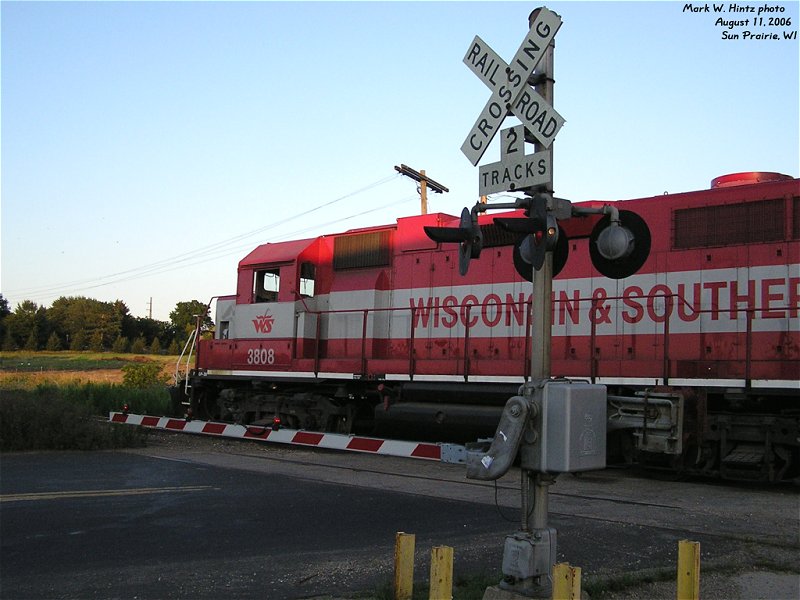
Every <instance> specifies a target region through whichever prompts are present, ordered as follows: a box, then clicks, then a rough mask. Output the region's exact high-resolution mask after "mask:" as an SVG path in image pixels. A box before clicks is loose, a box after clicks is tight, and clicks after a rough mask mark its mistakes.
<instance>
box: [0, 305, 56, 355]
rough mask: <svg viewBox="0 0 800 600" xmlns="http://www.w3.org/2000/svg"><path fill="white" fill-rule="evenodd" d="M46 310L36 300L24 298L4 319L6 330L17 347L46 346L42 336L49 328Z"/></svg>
mask: <svg viewBox="0 0 800 600" xmlns="http://www.w3.org/2000/svg"><path fill="white" fill-rule="evenodd" d="M46 312H47V311H46V310H45V309H44V307H40V306H39V305H37V304H36V303H35V302H32V301H30V300H23V301H22V302H20V303H19V304H18V305H17V308H15V309H14V312H13V313H11V314H10V315H7V316H6V317H5V318H4V319H3V322H4V324H5V326H6V331H7V332H8V333H9V334H10V335H11V338H12V340H13V345H14V346H15V347H17V348H23V347H25V346H30V347H34V346H35V347H36V348H41V347H42V346H44V340H43V339H41V338H42V336H43V334H44V333H45V332H47V331H48V329H49V327H48V320H47V314H46ZM31 334H33V337H31ZM45 339H46V338H45Z"/></svg>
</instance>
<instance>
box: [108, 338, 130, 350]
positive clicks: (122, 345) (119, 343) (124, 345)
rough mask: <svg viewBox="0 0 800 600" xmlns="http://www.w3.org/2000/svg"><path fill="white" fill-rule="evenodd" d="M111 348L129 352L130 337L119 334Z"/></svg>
mask: <svg viewBox="0 0 800 600" xmlns="http://www.w3.org/2000/svg"><path fill="white" fill-rule="evenodd" d="M111 350H113V351H114V352H127V351H128V338H126V337H124V336H122V335H118V336H117V339H115V340H114V344H113V345H112V346H111Z"/></svg>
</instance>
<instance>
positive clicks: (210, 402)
mask: <svg viewBox="0 0 800 600" xmlns="http://www.w3.org/2000/svg"><path fill="white" fill-rule="evenodd" d="M196 402H197V408H196V410H195V416H196V417H197V418H198V419H200V420H201V421H214V420H218V419H219V406H218V405H217V397H216V394H215V393H213V391H212V390H209V389H205V388H204V389H201V390H200V391H199V392H198V395H197V399H196Z"/></svg>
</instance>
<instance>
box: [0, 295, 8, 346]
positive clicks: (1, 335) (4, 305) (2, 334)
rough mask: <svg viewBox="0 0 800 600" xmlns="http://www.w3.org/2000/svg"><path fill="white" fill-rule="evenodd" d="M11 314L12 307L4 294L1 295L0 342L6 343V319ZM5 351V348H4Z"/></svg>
mask: <svg viewBox="0 0 800 600" xmlns="http://www.w3.org/2000/svg"><path fill="white" fill-rule="evenodd" d="M10 314H11V307H10V306H9V304H8V300H6V299H5V297H4V296H3V294H0V340H3V342H4V343H5V338H6V323H5V321H6V317H7V316H8V315H10ZM3 349H4V350H5V348H3Z"/></svg>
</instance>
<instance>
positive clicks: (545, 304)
mask: <svg viewBox="0 0 800 600" xmlns="http://www.w3.org/2000/svg"><path fill="white" fill-rule="evenodd" d="M535 15H536V11H534V12H533V13H531V15H530V17H529V19H528V20H529V26H531V25H532V24H533V21H534V18H535ZM554 50H555V39H553V40H552V41H551V42H550V45H549V46H548V47H547V50H546V51H545V54H544V57H543V58H542V60H541V62H540V63H539V66H540V67H541V69H537V71H536V73H535V77H536V81H537V83H536V85H535V89H536V91H537V92H538V93H539V94H541V96H542V97H543V98H544V99H545V100H546V101H547V102H548V103H549V104H550V105H551V106H553V95H554V94H553V81H554V78H553V70H554V63H555V61H554V54H555V53H554ZM534 149H535V152H539V151H541V150H544V148H543V147H542V145H541V144H540V143H538V142H536V141H535V142H534ZM549 152H550V165H551V173H552V169H553V165H554V162H553V147H552V145H551V146H550V149H549ZM545 191H546V192H547V194H548V196H549V197H550V198H551V199H552V197H553V184H552V179H551V180H550V184H549V186H548V189H546V190H545ZM527 195H530V194H527ZM551 201H552V200H551ZM548 208H552V207H548ZM552 293H553V252H552V251H550V250H548V251H547V253H546V254H545V259H544V265H543V266H542V268H541V269H539V270H537V269H535V268H534V269H533V297H532V303H533V305H532V307H531V313H532V314H531V321H532V322H531V338H532V339H531V350H532V352H531V379H530V381H529V382H528V384H527V385H526V386H525V391H524V395H525V396H526V397H529V398H530V399H531V400H532V402H531V405H532V406H538V407H540V409H539V410H540V412H542V411H543V409H544V401H545V394H544V384H545V382H546V381H547V380H549V379H550V375H551V357H550V354H551V345H552V344H551V341H552V329H553V312H552V307H553V300H552ZM539 433H540V434H541V428H540V429H539ZM525 446H526V439H525V437H523V441H522V448H521V451H522V456H523V457H524V456H525ZM521 466H522V469H521V486H520V487H521V492H522V498H521V507H522V511H521V512H522V515H521V518H522V523H521V525H522V531H525V532H529V533H531V534H533V535H534V536H536V535H539V534H540V533H543V532H549V535H550V536H551V539H550V543H549V546H550V548H551V552H549V553H546V554H548V555H549V556H548V560H547V563H548V565H552V564H553V563H554V562H555V559H556V554H555V550H556V531H555V529H552V530H549V529H548V527H547V513H548V510H549V497H548V493H549V487H550V485H552V484H553V483H554V482H555V480H556V476H555V475H551V474H549V473H542V472H534V471H531V470H530V469H529V468H526V465H525V460H524V458H523V461H522V465H521ZM531 502H532V506H529V505H530V504H531ZM552 585H553V582H552V576H551V573H550V570H549V569H548V573H547V574H546V575H541V576H539V577H537V578H534V586H535V588H534V589H535V591H534V592H533V593H534V595H535V596H537V597H550V595H551V591H552Z"/></svg>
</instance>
